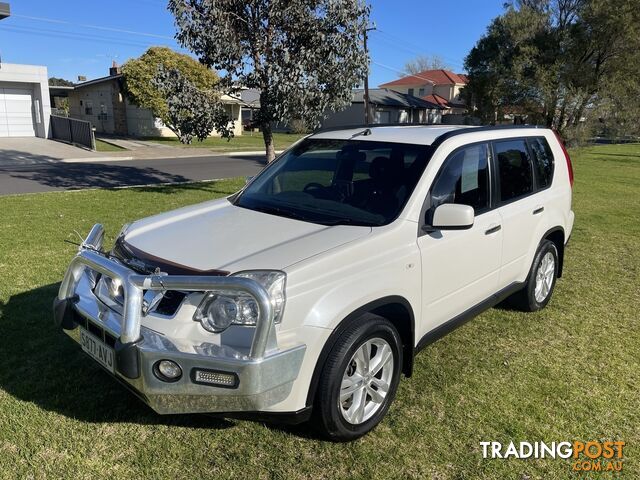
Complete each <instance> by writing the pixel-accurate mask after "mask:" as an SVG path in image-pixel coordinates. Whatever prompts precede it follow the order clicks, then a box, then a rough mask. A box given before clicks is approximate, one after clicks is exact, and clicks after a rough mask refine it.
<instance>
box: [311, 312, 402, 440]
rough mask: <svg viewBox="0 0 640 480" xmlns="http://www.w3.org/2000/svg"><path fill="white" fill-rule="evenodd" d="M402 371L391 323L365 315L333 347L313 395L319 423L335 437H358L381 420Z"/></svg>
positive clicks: (397, 340) (399, 346)
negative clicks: (314, 395)
mask: <svg viewBox="0 0 640 480" xmlns="http://www.w3.org/2000/svg"><path fill="white" fill-rule="evenodd" d="M401 370H402V342H401V340H400V336H399V334H398V331H397V330H396V328H395V327H394V326H393V324H392V323H391V322H389V321H388V320H386V319H385V318H382V317H380V316H378V315H373V314H365V315H363V316H362V317H360V318H359V319H358V320H356V321H354V322H353V323H352V324H351V325H349V326H348V327H347V328H346V329H345V331H344V332H343V333H342V334H341V335H340V338H339V339H338V340H337V341H336V343H335V345H334V346H333V348H332V349H331V352H330V353H329V356H328V357H327V360H326V362H325V365H324V367H323V369H322V373H321V375H320V381H319V384H318V390H317V393H316V398H315V402H314V403H315V405H314V414H315V416H316V418H315V424H316V427H317V428H318V430H319V431H320V433H321V434H322V435H323V436H325V437H326V438H329V439H330V440H334V441H348V440H355V439H356V438H358V437H361V436H362V435H364V434H366V433H367V432H369V431H371V430H372V429H373V428H375V427H376V425H378V423H380V421H381V420H382V418H383V417H384V416H385V414H386V413H387V410H389V406H390V405H391V402H392V401H393V399H394V397H395V394H396V390H397V388H398V383H399V382H400V372H401Z"/></svg>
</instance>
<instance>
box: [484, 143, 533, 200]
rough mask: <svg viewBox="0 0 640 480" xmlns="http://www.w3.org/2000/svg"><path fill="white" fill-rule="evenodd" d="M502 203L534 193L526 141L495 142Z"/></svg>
mask: <svg viewBox="0 0 640 480" xmlns="http://www.w3.org/2000/svg"><path fill="white" fill-rule="evenodd" d="M493 148H494V151H495V155H496V163H497V164H498V180H499V182H500V201H501V202H502V203H506V202H510V201H512V200H514V199H517V198H520V197H524V196H526V195H529V194H530V193H532V192H533V168H532V164H531V157H530V156H529V151H528V150H527V144H526V142H525V141H524V139H513V140H501V141H498V142H494V144H493Z"/></svg>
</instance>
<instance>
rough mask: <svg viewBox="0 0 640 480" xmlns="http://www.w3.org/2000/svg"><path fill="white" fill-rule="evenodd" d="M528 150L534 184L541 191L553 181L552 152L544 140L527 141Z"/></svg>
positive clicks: (532, 139)
mask: <svg viewBox="0 0 640 480" xmlns="http://www.w3.org/2000/svg"><path fill="white" fill-rule="evenodd" d="M529 149H530V150H531V154H532V155H533V166H534V170H535V172H536V183H537V185H538V189H539V190H542V189H543V188H547V187H548V186H550V185H551V180H552V179H553V152H552V151H551V147H550V146H549V143H548V142H547V140H546V138H531V139H529Z"/></svg>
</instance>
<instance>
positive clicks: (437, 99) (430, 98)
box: [421, 93, 466, 108]
mask: <svg viewBox="0 0 640 480" xmlns="http://www.w3.org/2000/svg"><path fill="white" fill-rule="evenodd" d="M421 98H422V100H425V101H427V102H431V103H435V104H436V105H438V106H439V107H440V108H466V105H464V104H463V103H456V102H450V101H449V100H447V99H446V98H444V97H442V96H440V95H438V94H435V93H433V94H431V95H427V96H424V97H421Z"/></svg>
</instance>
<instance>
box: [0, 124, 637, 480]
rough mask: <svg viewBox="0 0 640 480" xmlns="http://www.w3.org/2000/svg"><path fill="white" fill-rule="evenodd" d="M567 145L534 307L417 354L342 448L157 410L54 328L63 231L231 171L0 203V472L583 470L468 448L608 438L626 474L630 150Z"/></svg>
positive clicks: (633, 361) (631, 333) (630, 384)
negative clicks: (561, 194) (553, 238)
mask: <svg viewBox="0 0 640 480" xmlns="http://www.w3.org/2000/svg"><path fill="white" fill-rule="evenodd" d="M243 138H244V137H243ZM572 153H573V159H574V169H575V174H576V184H575V189H574V209H575V212H576V225H575V229H574V232H573V236H572V238H571V242H570V245H569V248H568V251H567V256H566V263H565V275H564V277H563V278H562V280H560V281H559V283H558V285H557V289H556V292H555V295H554V298H553V300H552V301H551V303H550V305H549V306H548V308H546V309H545V310H543V311H541V312H538V313H535V314H523V313H519V312H514V311H510V310H505V309H492V310H490V311H488V312H486V313H484V314H483V315H481V316H480V317H478V318H477V319H475V320H474V321H472V322H470V323H468V324H466V325H465V326H464V327H462V328H460V329H458V330H456V331H455V332H453V333H452V334H450V335H449V336H447V337H445V338H444V339H442V340H440V341H438V342H436V343H435V344H433V345H432V346H430V347H429V348H427V349H426V350H424V351H423V352H422V353H421V354H420V355H419V356H418V357H417V364H416V369H415V373H414V376H413V378H411V379H410V380H409V381H407V380H405V381H403V382H401V385H400V389H399V392H398V396H397V399H396V401H395V403H394V405H393V406H392V407H391V410H390V412H389V414H388V416H387V418H386V419H385V420H384V421H383V423H382V424H381V425H380V426H379V427H378V428H377V429H376V430H375V431H374V432H373V433H372V434H370V435H368V436H367V437H365V438H363V439H361V440H359V441H357V442H355V443H351V444H332V443H327V442H323V441H318V440H316V439H314V438H313V437H310V436H309V433H308V431H309V430H308V428H307V427H306V426H300V427H295V428H291V427H289V428H284V427H277V426H266V425H263V424H260V423H252V422H247V421H236V420H228V421H227V420H219V419H215V418H212V417H208V416H204V415H194V416H169V417H166V416H159V415H156V414H154V413H153V412H152V411H151V410H150V409H149V408H147V407H146V406H144V405H143V404H142V403H141V402H139V401H138V400H137V399H136V398H134V397H133V396H132V395H131V394H129V393H128V392H126V391H125V390H124V389H123V388H121V387H120V386H119V385H117V384H116V383H115V382H114V381H113V380H112V379H110V378H109V377H108V376H107V374H105V373H103V372H102V371H101V370H100V369H99V368H98V367H97V366H96V365H94V364H93V363H92V362H91V361H89V360H88V358H87V357H85V356H84V354H83V353H82V352H81V351H80V348H79V347H78V346H77V345H74V344H73V343H72V342H71V340H69V339H67V338H66V336H64V335H63V334H62V333H60V332H58V331H56V330H55V329H54V327H53V324H52V321H51V300H52V298H53V297H54V295H55V294H56V291H57V287H58V282H59V281H60V280H61V278H62V276H63V273H64V271H65V269H66V266H67V264H68V262H69V260H70V259H71V257H72V256H73V254H74V252H75V247H73V246H72V245H69V244H66V243H63V240H64V239H66V238H69V239H74V234H72V232H73V231H74V230H77V231H79V232H81V233H83V234H85V233H86V232H87V231H88V229H89V228H90V227H91V225H92V224H93V223H94V222H97V221H99V222H102V223H103V224H105V226H106V228H107V232H108V234H110V235H111V239H112V238H113V235H115V234H116V233H117V232H118V230H119V228H120V226H121V225H122V224H123V223H125V222H127V221H130V220H133V219H136V218H139V217H142V216H145V215H149V214H152V213H156V212H160V211H163V210H167V209H171V208H175V207H179V206H181V205H186V204H191V203H195V202H199V201H202V200H206V199H210V198H213V197H219V196H222V195H226V194H228V193H231V192H233V191H234V190H236V189H237V188H239V187H240V186H241V184H242V181H241V180H230V181H223V182H216V183H207V184H196V185H187V186H176V187H156V188H140V189H127V190H94V191H80V192H68V193H45V194H35V195H24V196H12V197H0V210H1V211H2V212H3V218H2V223H1V226H0V279H1V281H0V342H1V343H0V345H1V346H0V477H2V478H27V477H31V478H52V479H57V478H73V479H76V478H87V479H89V478H91V479H92V478H189V479H194V478H238V479H245V478H247V479H253V478H313V479H319V478H328V479H333V478H367V479H371V478H419V479H431V478H436V479H467V478H491V479H506V478H515V479H556V478H584V476H583V475H578V474H576V473H575V472H571V462H570V460H562V459H557V460H553V459H544V460H518V459H509V460H483V459H482V457H481V448H480V444H479V442H480V441H483V440H484V441H493V440H495V441H501V442H503V443H508V442H509V441H511V440H513V441H521V440H522V441H531V442H534V441H545V442H552V441H557V442H559V441H573V440H584V441H586V440H611V439H613V440H623V441H625V442H626V443H627V446H626V447H625V450H624V453H625V461H624V471H623V472H622V473H623V476H624V477H628V478H638V476H639V475H640V458H639V456H640V448H639V447H638V444H639V443H640V409H639V408H638V407H639V405H640V379H639V376H638V363H639V360H638V359H639V358H640V328H639V327H640V325H639V323H640V322H639V321H638V311H639V310H640V286H639V285H640V221H639V219H640V214H639V212H640V145H624V146H598V147H591V148H586V149H582V150H579V151H573V152H572ZM601 477H605V478H611V476H609V475H604V474H596V475H595V476H593V477H591V478H601Z"/></svg>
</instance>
